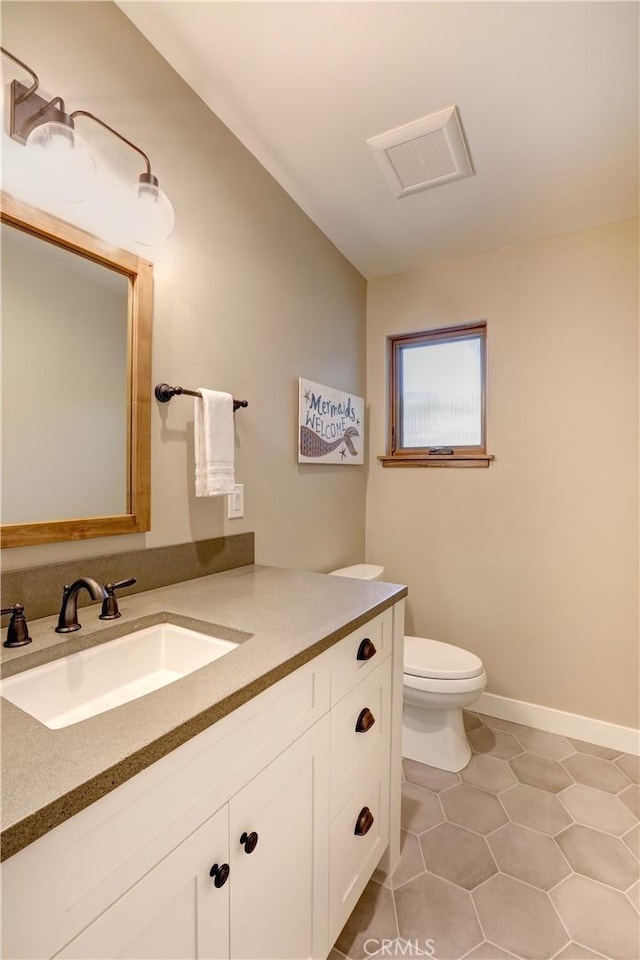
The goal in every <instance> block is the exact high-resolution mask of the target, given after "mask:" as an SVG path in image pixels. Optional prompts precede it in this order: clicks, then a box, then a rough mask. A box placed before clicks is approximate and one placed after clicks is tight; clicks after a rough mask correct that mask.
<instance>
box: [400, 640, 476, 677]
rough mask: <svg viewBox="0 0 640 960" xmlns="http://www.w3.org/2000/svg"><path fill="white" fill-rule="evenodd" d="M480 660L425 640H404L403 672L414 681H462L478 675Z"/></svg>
mask: <svg viewBox="0 0 640 960" xmlns="http://www.w3.org/2000/svg"><path fill="white" fill-rule="evenodd" d="M482 670H483V665H482V660H481V659H480V657H476V655H475V653H471V651H470V650H463V649H462V647H454V645H453V644H452V643H442V641H441V640H428V639H427V638H426V637H405V638H404V672H405V673H409V674H411V675H412V676H414V677H433V678H434V679H439V680H464V679H465V678H467V677H477V676H479V675H480V674H481V673H482Z"/></svg>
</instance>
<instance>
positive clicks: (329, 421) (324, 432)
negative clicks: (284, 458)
mask: <svg viewBox="0 0 640 960" xmlns="http://www.w3.org/2000/svg"><path fill="white" fill-rule="evenodd" d="M299 384H300V403H299V420H298V425H299V430H298V463H364V398H363V397H357V396H355V395H354V394H353V393H344V392H343V391H342V390H335V389H334V388H333V387H325V386H323V385H322V384H320V383H314V382H313V380H303V379H302V378H300V380H299Z"/></svg>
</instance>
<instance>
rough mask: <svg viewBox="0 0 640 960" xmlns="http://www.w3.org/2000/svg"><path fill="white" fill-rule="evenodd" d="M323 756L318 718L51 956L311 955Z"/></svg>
mask: <svg viewBox="0 0 640 960" xmlns="http://www.w3.org/2000/svg"><path fill="white" fill-rule="evenodd" d="M328 763H329V738H328V730H327V718H326V717H324V718H323V719H322V720H320V721H318V722H317V723H316V724H315V725H314V726H313V727H312V728H311V730H308V731H307V733H305V734H304V735H303V736H302V737H301V738H300V739H299V740H297V741H296V742H295V743H294V744H293V745H292V746H291V747H289V748H288V749H287V750H285V752H284V753H283V754H281V755H280V756H279V757H278V758H277V759H276V760H274V761H273V762H272V763H270V764H269V766H268V767H267V768H266V769H265V770H263V771H262V773H260V774H259V775H258V776H257V777H256V778H255V779H254V780H252V781H251V783H249V784H248V785H247V786H246V787H245V788H244V789H243V790H241V791H240V792H239V793H238V794H237V795H236V796H235V797H233V798H232V800H231V801H230V802H229V803H228V804H225V805H224V807H222V809H221V810H219V811H218V812H217V813H216V814H214V816H212V817H210V818H209V820H207V821H206V823H204V824H203V825H202V826H201V827H199V828H198V829H197V830H196V831H195V833H193V834H191V836H190V837H188V838H187V839H186V840H184V841H183V842H182V843H181V844H180V845H179V846H178V847H177V848H176V849H175V850H173V851H172V852H171V853H170V854H169V855H168V856H167V857H165V858H164V860H162V861H161V862H160V863H159V864H158V865H157V866H156V867H154V868H153V869H152V870H151V871H150V873H148V874H147V875H146V876H145V877H143V878H142V880H140V881H138V883H136V884H135V885H134V886H133V887H132V889H131V890H129V891H128V892H127V893H125V894H124V896H122V897H120V899H119V900H117V901H116V903H115V904H114V905H113V906H112V907H110V908H109V909H108V910H107V911H106V912H105V913H103V914H102V915H101V916H100V917H99V918H98V919H97V920H95V921H94V922H93V923H92V924H90V926H89V927H88V928H87V929H86V930H84V931H83V932H82V933H81V934H80V935H79V936H78V937H75V938H74V940H72V941H71V943H70V944H68V945H67V946H66V947H64V948H63V949H62V950H61V951H60V952H59V953H58V954H56V957H59V958H60V960H62V958H64V960H88V958H95V960H98V958H100V960H116V958H122V960H198V958H210V960H226V958H228V957H229V956H230V955H231V956H233V957H237V958H257V957H260V958H263V960H278V958H282V960H300V958H302V957H313V956H319V955H320V952H321V951H322V950H323V947H324V942H325V938H326V930H325V929H324V923H323V922H322V918H323V917H324V914H325V911H326V904H324V903H320V904H318V903H314V893H315V892H316V891H317V890H318V889H322V887H323V882H324V878H325V877H326V871H327V864H326V852H325V851H326V842H325V834H326V824H327V809H326V808H327V804H326V789H325V788H326V783H327V777H328ZM241 838H245V840H244V843H241ZM254 844H255V846H254ZM216 867H217V869H215V868H216ZM212 869H213V876H212ZM225 877H226V879H225ZM216 879H217V882H218V883H220V882H221V881H223V882H222V885H221V886H216ZM283 904H286V905H287V908H286V909H287V913H286V922H283V916H282V909H283ZM318 908H319V909H318ZM316 916H317V917H318V918H319V921H320V922H319V923H316V922H315V921H316ZM314 938H315V939H316V941H318V940H319V942H316V943H314ZM320 938H321V939H320ZM319 951H320V952H319Z"/></svg>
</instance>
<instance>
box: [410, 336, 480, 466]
mask: <svg viewBox="0 0 640 960" xmlns="http://www.w3.org/2000/svg"><path fill="white" fill-rule="evenodd" d="M482 368H483V362H482V336H481V335H479V334H477V335H474V336H470V337H465V338H463V339H455V340H432V341H427V342H425V343H417V344H416V343H414V344H410V345H406V346H403V347H401V355H400V384H399V386H400V400H401V418H400V421H401V431H400V446H401V447H403V448H410V447H417V448H424V447H440V446H447V447H475V446H477V447H479V446H481V445H482Z"/></svg>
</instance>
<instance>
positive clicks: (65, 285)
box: [0, 223, 129, 523]
mask: <svg viewBox="0 0 640 960" xmlns="http://www.w3.org/2000/svg"><path fill="white" fill-rule="evenodd" d="M0 240H1V246H0V250H1V268H2V301H1V304H2V391H1V396H2V519H3V523H32V522H34V521H38V520H52V519H65V520H66V519H70V518H72V517H90V516H107V515H109V514H121V513H125V512H126V510H127V495H128V490H127V444H128V428H127V353H128V350H127V330H128V312H129V311H128V286H129V284H128V278H127V277H126V276H123V275H122V274H121V273H117V272H116V271H115V270H111V269H109V268H108V267H106V266H104V265H103V264H99V263H95V262H94V261H92V260H88V259H86V258H85V257H81V256H78V254H76V253H72V252H71V251H70V250H66V249H64V248H62V247H59V246H56V245H55V244H53V243H49V242H47V241H46V240H42V239H41V238H39V237H35V236H33V235H31V234H28V233H25V232H24V231H22V230H18V229H16V228H15V227H14V226H12V225H10V224H4V223H3V224H2V227H1V238H0Z"/></svg>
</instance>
